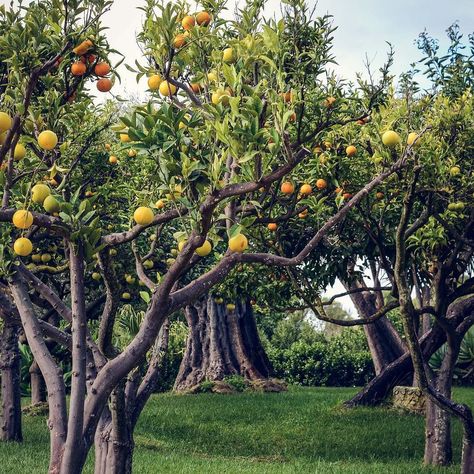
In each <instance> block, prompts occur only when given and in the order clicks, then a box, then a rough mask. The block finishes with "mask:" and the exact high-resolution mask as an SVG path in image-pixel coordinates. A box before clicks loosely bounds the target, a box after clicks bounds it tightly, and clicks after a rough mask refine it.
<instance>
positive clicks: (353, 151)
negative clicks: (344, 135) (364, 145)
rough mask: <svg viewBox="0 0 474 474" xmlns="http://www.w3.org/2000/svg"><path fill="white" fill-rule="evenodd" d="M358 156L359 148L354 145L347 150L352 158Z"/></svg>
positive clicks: (347, 153)
mask: <svg viewBox="0 0 474 474" xmlns="http://www.w3.org/2000/svg"><path fill="white" fill-rule="evenodd" d="M356 154H357V148H356V147H355V146H354V145H349V146H348V147H347V148H346V155H347V156H348V157H349V158H351V157H352V156H355V155H356Z"/></svg>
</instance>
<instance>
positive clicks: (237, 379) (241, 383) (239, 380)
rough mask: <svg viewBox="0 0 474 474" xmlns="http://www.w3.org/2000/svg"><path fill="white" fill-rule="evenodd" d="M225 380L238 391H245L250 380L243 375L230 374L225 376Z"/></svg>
mask: <svg viewBox="0 0 474 474" xmlns="http://www.w3.org/2000/svg"><path fill="white" fill-rule="evenodd" d="M224 382H226V383H228V384H229V385H230V386H231V387H232V388H233V389H234V390H235V391H236V392H243V391H245V390H246V389H247V388H248V382H247V381H246V380H245V378H244V377H242V376H241V375H228V376H227V377H224Z"/></svg>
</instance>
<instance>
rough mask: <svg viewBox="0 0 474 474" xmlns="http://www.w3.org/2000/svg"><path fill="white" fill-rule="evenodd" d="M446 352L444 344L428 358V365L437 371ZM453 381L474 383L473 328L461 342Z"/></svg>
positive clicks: (466, 383)
mask: <svg viewBox="0 0 474 474" xmlns="http://www.w3.org/2000/svg"><path fill="white" fill-rule="evenodd" d="M445 354H446V345H444V346H442V347H441V348H440V349H439V350H437V351H436V352H435V353H434V354H433V356H432V357H431V359H430V367H431V368H432V369H433V370H434V371H435V372H437V371H438V370H439V369H440V367H441V363H442V361H443V358H444V355H445ZM454 381H455V383H457V384H458V385H473V384H474V328H471V329H470V330H469V331H468V332H467V333H466V335H465V336H464V339H463V340H462V343H461V349H460V351H459V356H458V359H457V361H456V366H455V369H454Z"/></svg>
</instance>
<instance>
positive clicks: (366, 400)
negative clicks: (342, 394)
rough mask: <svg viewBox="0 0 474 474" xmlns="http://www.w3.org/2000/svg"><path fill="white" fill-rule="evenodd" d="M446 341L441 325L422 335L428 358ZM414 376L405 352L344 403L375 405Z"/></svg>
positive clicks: (354, 405) (348, 405)
mask: <svg viewBox="0 0 474 474" xmlns="http://www.w3.org/2000/svg"><path fill="white" fill-rule="evenodd" d="M445 342H446V334H445V333H444V331H443V330H442V329H441V328H440V327H439V326H435V327H433V328H432V329H431V330H430V331H429V332H428V333H427V334H425V335H424V336H423V337H422V348H423V352H424V354H425V357H426V358H427V360H429V358H430V357H431V356H432V355H433V354H434V353H435V352H436V351H437V350H438V349H439V348H440V347H441V346H442V345H443V344H444V343H445ZM412 376H413V364H412V360H411V357H410V354H409V353H408V351H407V352H405V353H404V354H403V355H402V356H401V357H399V358H398V359H397V360H396V361H394V362H392V363H391V364H390V365H388V366H387V367H386V368H385V369H384V370H382V372H380V374H378V375H377V376H375V377H374V378H373V379H372V380H371V381H370V382H369V383H368V384H367V385H366V386H365V387H364V388H363V389H362V390H361V391H360V392H359V393H358V394H357V395H355V396H354V397H353V398H351V399H350V400H348V401H347V402H345V403H344V405H345V406H347V407H350V408H352V407H356V406H362V405H363V406H375V405H378V404H380V403H382V402H384V401H385V399H386V398H387V397H388V396H390V395H391V393H392V390H393V387H395V386H396V385H400V383H401V382H402V381H403V380H406V379H407V378H411V377H412Z"/></svg>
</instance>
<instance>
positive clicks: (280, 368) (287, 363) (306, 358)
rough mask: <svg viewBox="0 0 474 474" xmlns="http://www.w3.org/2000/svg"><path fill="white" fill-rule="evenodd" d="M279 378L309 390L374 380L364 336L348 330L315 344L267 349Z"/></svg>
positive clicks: (303, 341)
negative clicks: (313, 387) (322, 386)
mask: <svg viewBox="0 0 474 474" xmlns="http://www.w3.org/2000/svg"><path fill="white" fill-rule="evenodd" d="M267 351H268V356H269V357H270V360H271V362H272V363H273V367H274V369H275V375H276V376H277V377H279V378H283V379H285V380H286V381H287V382H289V383H294V384H299V385H305V386H315V385H316V386H320V385H324V386H356V385H357V386H359V385H364V384H366V383H367V382H368V381H369V380H370V379H371V378H372V377H373V376H374V368H373V363H372V358H371V355H370V352H369V349H368V346H367V342H366V339H365V336H364V333H363V332H362V331H360V330H354V329H346V330H344V331H343V332H342V333H341V334H340V335H339V336H335V337H332V338H330V339H325V338H321V339H320V340H318V341H315V342H307V341H305V340H301V341H296V342H293V343H292V344H291V345H290V346H289V347H287V348H281V347H275V346H273V345H272V344H271V343H270V344H269V345H268V346H267Z"/></svg>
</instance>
